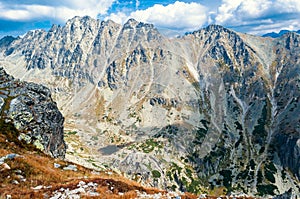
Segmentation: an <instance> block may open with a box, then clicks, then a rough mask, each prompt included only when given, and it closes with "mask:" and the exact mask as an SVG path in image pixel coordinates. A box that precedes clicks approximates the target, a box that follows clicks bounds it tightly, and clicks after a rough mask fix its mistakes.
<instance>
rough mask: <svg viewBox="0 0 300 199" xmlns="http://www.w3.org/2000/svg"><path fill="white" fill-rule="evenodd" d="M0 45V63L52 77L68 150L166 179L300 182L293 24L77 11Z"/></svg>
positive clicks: (192, 186)
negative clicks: (71, 135)
mask: <svg viewBox="0 0 300 199" xmlns="http://www.w3.org/2000/svg"><path fill="white" fill-rule="evenodd" d="M4 39H5V38H4ZM1 43H3V44H5V43H7V45H3V46H2V47H1V60H0V62H1V64H2V65H3V66H4V67H5V69H6V70H7V71H9V72H10V73H11V74H13V75H15V76H16V77H18V78H22V79H26V80H30V81H34V82H38V83H43V84H45V85H47V86H48V87H50V88H51V91H52V92H53V95H54V98H55V100H56V101H57V102H58V106H59V108H60V110H61V111H62V112H63V114H64V116H65V118H66V127H65V128H66V129H68V130H72V131H74V130H76V136H77V137H76V146H77V145H80V146H81V150H79V149H78V150H76V148H74V147H70V148H69V152H67V153H68V154H69V156H68V155H67V158H68V157H69V158H70V159H72V158H78V157H80V158H81V159H80V162H81V163H83V162H84V161H86V162H89V163H91V162H93V166H95V165H96V166H98V167H101V168H102V167H113V168H116V169H118V170H120V171H122V172H124V174H125V175H128V176H130V177H132V178H134V179H136V180H140V181H142V182H143V183H146V184H149V185H153V186H159V187H162V188H168V189H180V190H183V191H190V192H201V191H203V190H206V189H213V190H217V189H218V187H222V188H224V190H225V191H226V192H236V191H242V192H245V193H248V194H251V195H261V196H263V195H276V194H281V193H284V192H286V191H288V190H289V189H290V188H292V190H293V191H294V192H296V193H297V192H299V180H298V179H299V177H300V170H299V168H300V162H299V161H300V135H299V131H300V128H299V124H300V117H299V113H300V103H299V96H300V89H299V86H300V65H299V61H300V60H299V54H300V46H299V45H300V36H299V35H298V34H296V33H287V34H285V35H284V36H282V37H280V38H278V39H271V38H262V37H256V36H251V35H246V34H241V33H236V32H234V31H231V30H228V29H226V28H223V27H221V26H217V25H211V26H208V27H207V28H205V29H201V30H199V31H195V32H193V33H191V34H188V35H185V36H184V37H181V38H174V39H169V38H165V37H163V36H162V35H160V33H159V32H158V31H157V30H156V29H155V28H154V27H153V26H152V25H149V24H144V23H139V22H137V21H135V20H132V19H131V20H129V21H128V22H127V23H125V24H124V25H123V26H122V25H119V24H116V23H114V22H112V21H106V22H100V21H97V20H94V19H91V18H89V17H83V18H79V17H75V18H73V19H71V20H69V21H68V22H67V23H66V25H65V26H63V27H60V26H55V25H54V26H53V27H52V28H51V29H50V30H49V31H48V32H45V31H42V30H38V31H33V32H29V33H28V34H27V35H26V36H24V37H23V38H18V39H16V40H13V41H9V42H5V41H1ZM72 144H74V140H73V141H72V140H69V145H71V146H73V145H72ZM77 160H78V159H77ZM78 161H79V160H78Z"/></svg>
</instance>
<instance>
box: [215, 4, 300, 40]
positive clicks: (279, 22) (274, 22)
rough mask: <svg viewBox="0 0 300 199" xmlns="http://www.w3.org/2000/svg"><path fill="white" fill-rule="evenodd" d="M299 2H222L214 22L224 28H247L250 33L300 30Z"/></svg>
mask: <svg viewBox="0 0 300 199" xmlns="http://www.w3.org/2000/svg"><path fill="white" fill-rule="evenodd" d="M299 16H300V1H299V0H247V1H244V0H222V4H221V5H220V6H219V8H218V11H217V13H216V14H215V17H214V18H213V19H214V22H215V23H217V24H220V25H224V26H231V27H246V26H248V27H246V28H245V29H244V30H247V32H248V33H255V34H263V33H266V32H268V31H279V30H281V29H288V30H297V28H299Z"/></svg>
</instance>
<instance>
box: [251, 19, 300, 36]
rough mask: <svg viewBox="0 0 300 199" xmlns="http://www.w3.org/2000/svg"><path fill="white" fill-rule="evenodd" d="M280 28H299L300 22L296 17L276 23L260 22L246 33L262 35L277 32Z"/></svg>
mask: <svg viewBox="0 0 300 199" xmlns="http://www.w3.org/2000/svg"><path fill="white" fill-rule="evenodd" d="M280 30H291V31H293V30H300V22H299V20H298V19H293V20H287V21H282V22H276V23H274V22H273V23H269V24H261V25H258V26H255V27H253V28H252V29H251V30H250V31H249V32H248V33H250V34H254V35H263V34H265V33H270V32H279V31H280Z"/></svg>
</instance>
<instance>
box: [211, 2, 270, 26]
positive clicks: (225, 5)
mask: <svg viewBox="0 0 300 199" xmlns="http://www.w3.org/2000/svg"><path fill="white" fill-rule="evenodd" d="M271 5H272V2H271V1H270V0H248V1H244V0H223V1H222V5H221V6H220V7H219V8H218V13H217V16H216V18H215V21H216V23H217V24H236V23H242V22H245V21H246V20H247V19H249V20H250V19H251V20H252V19H255V18H259V17H261V16H262V15H264V14H265V13H266V12H268V11H269V9H270V7H271Z"/></svg>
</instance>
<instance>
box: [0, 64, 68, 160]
mask: <svg viewBox="0 0 300 199" xmlns="http://www.w3.org/2000/svg"><path fill="white" fill-rule="evenodd" d="M0 112H1V115H0V120H1V122H0V124H1V129H3V128H4V126H5V125H6V126H7V124H13V126H14V127H15V128H16V130H17V131H18V132H19V133H20V134H19V135H18V139H19V140H24V141H25V142H26V143H28V144H34V145H35V146H36V147H37V148H39V149H40V150H43V151H44V152H46V153H47V154H49V155H51V156H52V157H55V158H64V156H65V152H66V144H65V142H64V134H63V123H64V118H63V116H62V114H61V113H60V112H59V110H58V108H57V106H56V103H55V102H54V101H53V100H52V98H51V94H50V90H49V89H48V88H46V87H44V86H41V85H38V84H35V83H27V82H22V81H20V80H16V79H14V78H13V77H12V76H10V75H8V74H7V73H6V72H5V70H4V69H3V68H2V67H1V68H0ZM15 136H16V135H15Z"/></svg>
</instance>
